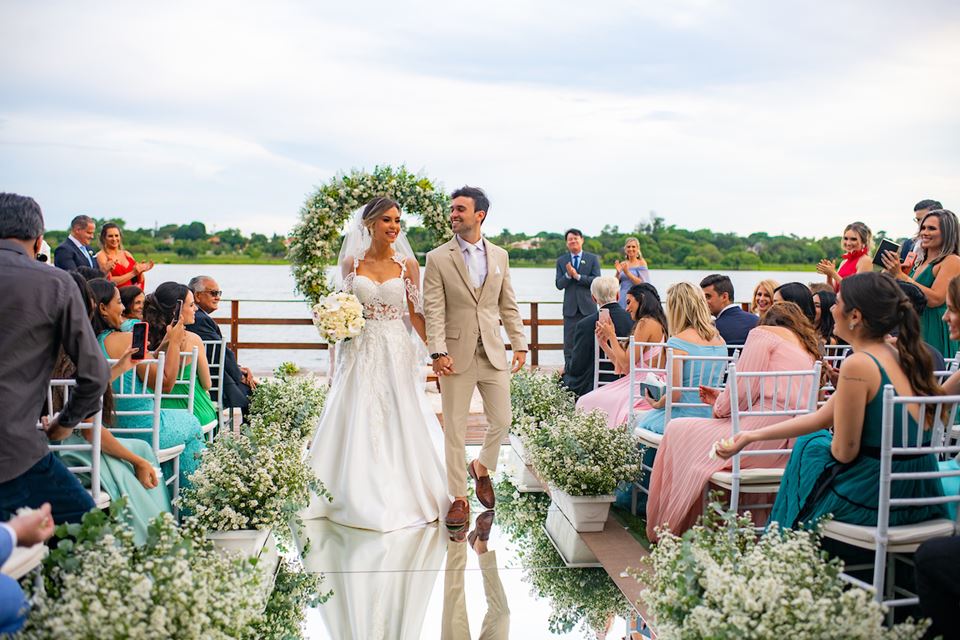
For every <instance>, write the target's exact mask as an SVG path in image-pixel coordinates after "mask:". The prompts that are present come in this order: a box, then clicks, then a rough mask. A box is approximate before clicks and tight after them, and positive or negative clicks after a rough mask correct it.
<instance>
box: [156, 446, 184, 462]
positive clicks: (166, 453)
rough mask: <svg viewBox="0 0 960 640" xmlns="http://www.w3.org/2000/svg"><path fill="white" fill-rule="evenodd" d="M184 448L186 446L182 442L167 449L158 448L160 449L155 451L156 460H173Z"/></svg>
mask: <svg viewBox="0 0 960 640" xmlns="http://www.w3.org/2000/svg"><path fill="white" fill-rule="evenodd" d="M184 449H186V447H185V446H184V445H182V444H178V445H177V446H175V447H170V448H169V449H160V451H158V452H157V462H166V461H168V460H173V459H174V458H176V457H177V456H179V455H180V454H181V453H183V450H184Z"/></svg>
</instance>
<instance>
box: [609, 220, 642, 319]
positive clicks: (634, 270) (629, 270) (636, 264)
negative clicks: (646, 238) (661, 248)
mask: <svg viewBox="0 0 960 640" xmlns="http://www.w3.org/2000/svg"><path fill="white" fill-rule="evenodd" d="M623 253H624V255H626V257H627V259H626V260H624V261H623V262H620V261H619V260H617V261H616V262H615V263H614V266H615V267H616V269H617V279H618V280H620V299H619V302H620V306H621V307H623V308H624V309H626V308H627V291H629V290H630V287H633V286H636V285H638V284H642V283H644V282H650V269H648V268H647V261H646V260H644V259H643V254H642V253H640V241H639V240H637V239H636V238H627V241H626V243H624V245H623Z"/></svg>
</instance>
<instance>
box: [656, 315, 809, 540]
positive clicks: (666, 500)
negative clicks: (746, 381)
mask: <svg viewBox="0 0 960 640" xmlns="http://www.w3.org/2000/svg"><path fill="white" fill-rule="evenodd" d="M819 357H820V354H819V346H818V343H817V336H816V333H815V331H814V329H813V326H812V325H811V324H810V321H809V320H807V318H806V316H805V315H804V314H803V312H801V311H800V307H798V306H797V305H796V304H794V303H793V302H778V303H775V304H774V305H772V306H771V307H770V309H769V311H767V313H766V314H764V316H763V319H762V320H761V321H760V325H759V326H757V327H756V328H755V329H753V330H752V331H751V332H750V333H749V335H748V336H747V342H746V344H745V345H744V347H743V352H742V353H741V354H740V359H739V361H738V362H737V371H798V370H802V369H812V368H813V364H814V362H815V361H816V360H817V359H818V358H819ZM754 391H757V390H756V389H754ZM766 391H767V392H772V391H773V386H768V388H767V389H766ZM806 391H808V392H809V389H807V390H806ZM799 392H800V389H799V388H798V389H795V390H794V391H793V392H792V393H791V395H793V396H795V395H796V394H797V393H799ZM700 395H701V398H702V399H703V401H704V402H707V403H711V404H713V415H714V417H713V418H712V419H710V418H678V419H676V420H671V421H670V423H669V424H668V425H667V428H666V431H665V433H664V436H663V440H662V441H661V443H660V448H659V449H658V451H657V457H656V461H655V462H654V465H653V473H652V475H651V478H650V497H649V499H648V501H647V536H648V537H649V539H650V540H656V539H657V536H656V531H655V529H656V528H657V527H659V526H666V527H669V529H670V531H672V532H673V533H675V534H677V535H680V534H682V533H683V532H684V531H686V530H687V529H689V528H690V527H692V526H693V525H694V523H695V522H696V520H697V516H699V515H700V514H701V513H703V490H704V488H705V487H706V486H707V482H708V481H709V479H710V476H712V475H713V474H714V473H716V472H718V471H723V470H730V469H732V462H731V461H730V460H719V459H718V460H712V459H711V458H710V450H711V448H712V447H713V445H714V443H715V442H717V441H718V440H721V439H723V438H729V437H730V433H731V432H730V429H731V422H730V394H729V393H728V392H727V390H726V389H724V390H722V391H720V390H717V389H708V388H706V387H701V388H700ZM780 395H781V396H786V394H783V393H782V392H781V394H780ZM784 400H787V401H786V402H785V401H784ZM770 401H771V398H769V397H768V398H766V399H765V400H764V402H765V406H770ZM795 402H796V398H795V397H793V398H789V397H784V398H783V399H781V400H778V401H777V408H778V409H782V408H783V407H784V406H786V405H788V404H794V403H795ZM753 404H754V405H756V404H757V399H756V398H754V399H753ZM740 406H741V407H744V408H745V407H746V406H747V398H746V396H744V397H742V398H741V399H740ZM787 417H788V416H750V417H745V418H743V419H742V420H741V421H740V428H741V429H742V430H744V431H750V430H753V429H759V428H761V427H765V426H767V425H771V424H776V423H778V422H782V421H783V420H786V419H787ZM787 446H789V442H788V441H787V440H782V441H776V442H763V443H760V444H759V446H757V447H754V448H757V449H779V448H785V447H787ZM788 459H789V455H786V454H783V455H769V456H767V455H764V456H745V457H742V458H741V459H740V467H741V468H742V469H749V468H753V467H767V468H769V467H778V466H779V467H783V466H785V465H786V463H787V460H788ZM761 497H762V496H761Z"/></svg>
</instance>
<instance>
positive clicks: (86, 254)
mask: <svg viewBox="0 0 960 640" xmlns="http://www.w3.org/2000/svg"><path fill="white" fill-rule="evenodd" d="M80 250H81V251H83V257H84V258H86V259H87V263H88V264H89V265H90V266H91V267H92V266H93V258H91V257H90V249H87V247H86V246H84V247H83V248H82V249H80Z"/></svg>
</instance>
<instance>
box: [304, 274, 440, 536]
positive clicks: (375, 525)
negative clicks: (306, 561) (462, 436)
mask: <svg viewBox="0 0 960 640" xmlns="http://www.w3.org/2000/svg"><path fill="white" fill-rule="evenodd" d="M394 259H395V261H396V262H397V263H398V264H399V265H400V266H401V275H400V277H397V278H391V279H390V280H386V281H384V282H382V283H378V282H376V281H374V280H372V279H370V278H368V277H366V276H363V275H357V274H356V267H357V261H354V265H353V271H352V272H351V273H350V274H349V275H348V276H347V277H346V279H345V280H344V283H343V287H342V288H343V290H345V291H347V292H350V293H353V294H354V295H356V296H357V298H358V299H359V300H360V302H361V304H362V305H363V315H364V318H365V319H366V324H365V326H364V328H363V331H362V332H361V334H360V335H359V336H357V337H356V338H353V339H351V340H348V341H346V342H341V343H340V344H338V345H337V350H336V351H337V353H336V363H335V369H334V374H333V381H332V383H331V387H330V391H329V393H328V395H327V401H326V405H325V407H324V411H323V415H322V416H321V417H320V421H319V426H318V427H317V432H316V434H315V435H314V438H313V443H312V444H311V446H310V453H309V462H310V465H311V467H312V468H313V471H314V473H315V474H316V475H317V477H318V478H319V479H320V480H321V481H322V482H323V484H324V485H325V486H326V488H327V491H329V492H330V495H332V496H333V501H332V502H329V501H327V500H326V499H323V498H318V497H317V496H313V497H312V499H311V502H310V506H309V507H308V508H307V509H306V510H305V511H304V512H302V513H301V517H302V518H303V519H312V518H329V519H330V520H332V521H334V522H337V523H340V524H344V525H347V526H351V527H359V528H361V529H373V530H376V531H393V530H395V529H400V528H403V527H410V526H414V525H422V524H426V523H429V522H433V521H435V520H437V519H438V518H440V517H441V516H443V515H444V514H446V512H447V509H448V508H449V506H450V498H449V496H448V494H447V473H446V468H445V466H444V461H443V460H444V457H443V434H442V431H441V428H440V423H439V422H438V421H437V417H436V415H435V414H434V411H433V408H432V407H431V405H430V402H429V401H428V399H427V397H426V392H425V391H424V377H423V373H422V371H421V368H420V367H421V363H422V362H424V357H425V354H426V348H425V347H424V346H423V343H422V341H420V338H419V337H418V336H416V334H412V332H411V330H410V329H409V328H408V326H407V324H406V322H405V321H404V314H405V313H406V312H407V301H408V299H409V300H410V301H412V302H413V304H414V307H415V308H416V309H417V310H418V311H419V310H420V309H422V303H421V298H420V287H419V285H420V283H419V282H416V283H414V282H412V281H411V280H410V279H409V278H407V274H406V268H405V261H404V259H403V258H402V257H401V256H399V255H395V256H394Z"/></svg>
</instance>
